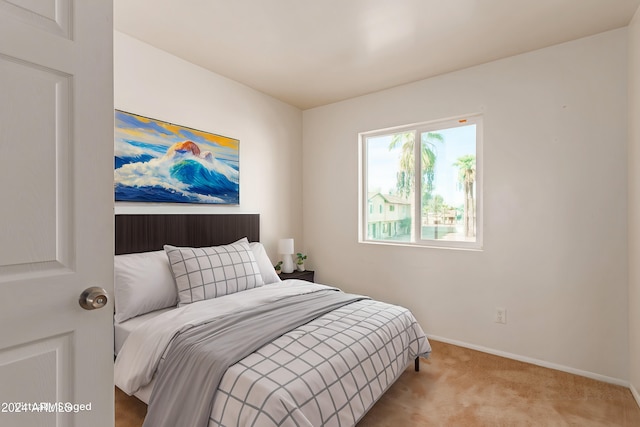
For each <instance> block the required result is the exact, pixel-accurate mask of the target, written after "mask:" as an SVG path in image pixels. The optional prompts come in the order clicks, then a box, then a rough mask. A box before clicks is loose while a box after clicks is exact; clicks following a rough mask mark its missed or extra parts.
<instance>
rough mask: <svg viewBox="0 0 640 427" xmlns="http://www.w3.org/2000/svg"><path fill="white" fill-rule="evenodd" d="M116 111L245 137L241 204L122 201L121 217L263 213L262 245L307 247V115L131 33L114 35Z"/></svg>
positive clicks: (271, 252) (118, 209) (270, 248)
mask: <svg viewBox="0 0 640 427" xmlns="http://www.w3.org/2000/svg"><path fill="white" fill-rule="evenodd" d="M114 85H115V87H114V91H115V108H117V109H119V110H124V111H128V112H131V113H135V114H140V115H143V116H147V117H153V118H155V119H160V120H165V121H169V122H171V123H176V124H180V125H184V126H189V127H192V128H195V129H200V130H204V131H208V132H213V133H217V134H220V135H225V136H229V137H232V138H237V139H239V140H240V206H215V205H191V204H147V203H142V204H141V203H121V202H118V203H116V206H115V211H116V213H232V212H233V213H235V212H257V213H260V214H261V227H260V228H261V240H262V241H263V243H264V244H265V246H266V248H267V251H268V252H269V255H270V256H271V257H272V258H273V259H275V257H276V256H277V254H276V252H277V240H278V239H279V238H282V237H294V238H296V246H297V247H298V246H299V245H300V246H299V247H302V244H303V242H302V208H301V203H302V202H301V194H302V183H301V176H302V167H301V162H300V157H301V145H302V142H301V141H302V112H301V111H300V110H299V109H297V108H295V107H292V106H290V105H288V104H285V103H283V102H280V101H277V100H275V99H274V98H272V97H269V96H267V95H264V94H262V93H260V92H257V91H255V90H253V89H250V88H248V87H247V86H244V85H242V84H240V83H237V82H235V81H233V80H229V79H227V78H224V77H222V76H220V75H217V74H214V73H212V72H210V71H207V70H205V69H203V68H201V67H198V66H196V65H193V64H191V63H189V62H186V61H184V60H182V59H179V58H177V57H175V56H172V55H170V54H168V53H166V52H164V51H161V50H159V49H156V48H154V47H152V46H150V45H147V44H145V43H142V42H140V41H138V40H137V39H134V38H132V37H130V36H128V35H126V34H123V33H119V32H115V34H114Z"/></svg>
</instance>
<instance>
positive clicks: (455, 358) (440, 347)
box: [115, 340, 640, 427]
mask: <svg viewBox="0 0 640 427" xmlns="http://www.w3.org/2000/svg"><path fill="white" fill-rule="evenodd" d="M431 346H432V348H433V352H432V355H431V358H430V359H428V360H425V359H422V360H421V364H420V365H421V367H420V372H414V370H413V364H412V365H411V366H410V367H408V368H407V370H406V371H405V372H404V373H403V374H402V376H401V377H400V379H399V380H398V381H397V382H396V383H395V384H394V385H393V386H392V387H391V388H390V389H389V390H388V391H387V393H385V394H384V396H382V398H381V399H380V400H379V401H378V402H377V403H376V404H375V406H374V407H373V408H372V409H371V410H370V411H369V413H368V414H367V415H366V416H365V417H364V418H363V419H362V420H361V421H360V423H358V427H387V426H388V427H405V426H446V427H449V426H487V427H489V426H490V427H500V426H505V427H507V426H509V427H511V426H518V427H519V426H549V427H552V426H553V427H555V426H558V427H560V426H580V427H592V426H593V427H599V426H602V427H605V426H606V427H614V426H620V427H640V407H638V405H637V404H636V401H635V400H634V398H633V395H632V394H631V391H630V390H629V389H627V388H625V387H621V386H616V385H612V384H608V383H603V382H600V381H596V380H592V379H589V378H584V377H581V376H577V375H572V374H568V373H565V372H560V371H556V370H552V369H547V368H542V367H539V366H535V365H531V364H528V363H523V362H518V361H515V360H511V359H505V358H502V357H498V356H494V355H490V354H487V353H482V352H479V351H474V350H469V349H466V348H462V347H458V346H454V345H451V344H445V343H442V342H438V341H433V340H431ZM115 399H116V400H115V403H116V427H140V426H141V425H142V421H143V420H144V415H145V413H146V408H147V407H146V405H145V404H144V403H142V402H140V401H139V400H138V399H136V398H135V397H129V396H127V395H126V394H124V393H123V392H122V391H120V390H119V389H117V388H116V395H115Z"/></svg>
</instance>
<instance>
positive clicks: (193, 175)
mask: <svg viewBox="0 0 640 427" xmlns="http://www.w3.org/2000/svg"><path fill="white" fill-rule="evenodd" d="M239 144H240V141H238V140H237V139H233V138H228V137H225V136H220V135H215V134H212V133H208V132H203V131H199V130H196V129H191V128H188V127H184V126H179V125H174V124H171V123H167V122H163V121H160V120H155V119H150V118H147V117H143V116H138V115H136V114H131V113H126V112H124V111H119V110H116V111H115V165H114V166H115V170H114V180H115V181H114V182H115V184H114V187H115V200H116V201H127V202H164V203H218V204H230V205H237V204H239V203H240V178H239V175H240V167H239V158H240V156H239V153H240V150H239Z"/></svg>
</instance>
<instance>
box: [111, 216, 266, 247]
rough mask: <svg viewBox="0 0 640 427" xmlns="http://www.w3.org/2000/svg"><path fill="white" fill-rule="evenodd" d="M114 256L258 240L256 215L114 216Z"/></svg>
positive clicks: (258, 217)
mask: <svg viewBox="0 0 640 427" xmlns="http://www.w3.org/2000/svg"><path fill="white" fill-rule="evenodd" d="M115 227H116V229H115V236H116V237H115V238H116V241H115V251H116V255H121V254H130V253H137V252H148V251H157V250H161V249H162V247H163V245H174V246H190V247H203V246H216V245H226V244H228V243H232V242H235V241H236V240H238V239H241V238H243V237H247V238H248V239H249V241H250V242H258V241H260V214H221V215H202V214H194V215H188V214H177V215H172V214H160V215H129V214H126V215H116V224H115Z"/></svg>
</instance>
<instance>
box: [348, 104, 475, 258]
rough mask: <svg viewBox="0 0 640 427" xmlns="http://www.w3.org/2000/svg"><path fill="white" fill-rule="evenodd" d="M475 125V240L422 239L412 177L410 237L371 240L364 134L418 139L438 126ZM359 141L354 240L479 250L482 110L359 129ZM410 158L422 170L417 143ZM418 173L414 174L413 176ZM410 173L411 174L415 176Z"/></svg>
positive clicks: (417, 194) (418, 198) (418, 190)
mask: <svg viewBox="0 0 640 427" xmlns="http://www.w3.org/2000/svg"><path fill="white" fill-rule="evenodd" d="M472 124H474V125H476V180H475V185H476V188H475V191H476V240H475V242H462V241H448V240H436V239H422V238H421V237H420V236H421V234H422V233H421V223H422V212H421V208H422V204H421V194H422V180H421V179H416V182H415V183H414V186H415V187H414V188H415V191H414V201H413V206H414V212H413V219H414V220H413V230H412V234H413V236H412V241H409V242H405V241H389V240H384V241H383V240H374V239H368V238H367V215H368V214H367V209H366V208H367V204H368V200H367V199H368V192H367V189H368V185H367V176H368V174H367V164H368V161H367V149H366V141H367V138H371V137H375V136H382V135H389V134H393V133H401V132H409V131H414V132H415V137H414V138H415V139H414V141H416V142H419V141H420V140H421V139H420V135H421V134H422V133H425V132H437V131H438V130H442V129H448V128H453V127H460V126H467V125H472ZM358 144H359V150H358V151H359V156H358V157H359V158H358V166H359V191H358V193H359V206H358V222H359V224H358V225H359V226H358V241H359V242H360V243H367V244H377V245H395V246H417V247H429V248H447V249H466V250H482V247H483V241H484V232H483V229H484V227H483V225H484V220H483V213H484V209H483V192H484V191H483V173H484V167H483V116H482V114H468V115H464V116H458V117H452V118H448V119H441V120H433V121H429V122H422V123H415V124H411V125H404V126H397V127H391V128H385V129H378V130H375V131H369V132H361V133H359V134H358ZM414 150H415V153H414V159H415V161H416V164H415V166H414V167H415V170H422V165H421V157H422V156H420V144H418V143H416V144H414ZM418 176H419V175H418V174H416V177H418ZM416 177H414V178H416Z"/></svg>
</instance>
